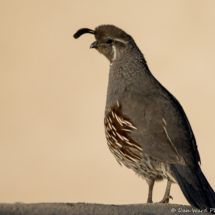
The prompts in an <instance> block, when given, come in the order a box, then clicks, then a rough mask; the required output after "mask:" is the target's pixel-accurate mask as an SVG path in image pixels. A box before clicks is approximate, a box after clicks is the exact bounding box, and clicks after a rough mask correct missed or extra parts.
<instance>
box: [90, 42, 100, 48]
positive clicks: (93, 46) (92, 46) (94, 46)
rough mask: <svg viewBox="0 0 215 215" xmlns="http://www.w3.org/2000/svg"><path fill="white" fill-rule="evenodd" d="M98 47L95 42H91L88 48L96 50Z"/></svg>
mask: <svg viewBox="0 0 215 215" xmlns="http://www.w3.org/2000/svg"><path fill="white" fill-rule="evenodd" d="M98 47H99V44H98V42H97V41H95V42H93V43H92V44H91V46H90V48H98Z"/></svg>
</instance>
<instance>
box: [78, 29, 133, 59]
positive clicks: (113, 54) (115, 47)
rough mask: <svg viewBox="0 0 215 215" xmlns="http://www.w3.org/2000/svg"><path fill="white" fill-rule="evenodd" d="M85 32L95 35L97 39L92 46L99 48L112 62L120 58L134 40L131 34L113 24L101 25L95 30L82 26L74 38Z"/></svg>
mask: <svg viewBox="0 0 215 215" xmlns="http://www.w3.org/2000/svg"><path fill="white" fill-rule="evenodd" d="M85 33H90V34H94V35H95V38H96V41H95V42H93V43H92V44H91V46H90V48H95V49H96V50H98V51H99V52H100V53H101V54H103V55H104V56H106V57H107V59H108V60H109V61H110V63H113V62H114V61H115V60H116V58H119V57H120V56H121V55H122V54H123V53H124V51H125V50H126V47H127V45H128V44H129V43H130V42H131V41H132V37H131V36H130V35H128V34H127V33H125V32H124V31H123V30H121V29H120V28H117V27H115V26H113V25H100V26H98V27H97V28H96V29H95V30H91V29H88V28H82V29H80V30H78V31H77V32H76V33H75V34H74V38H76V39H77V38H79V37H80V36H81V35H82V34H85Z"/></svg>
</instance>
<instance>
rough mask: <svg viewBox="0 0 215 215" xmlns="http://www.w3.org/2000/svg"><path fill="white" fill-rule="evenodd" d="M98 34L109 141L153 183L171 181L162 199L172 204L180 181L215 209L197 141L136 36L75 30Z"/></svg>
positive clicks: (105, 29) (190, 195)
mask: <svg viewBox="0 0 215 215" xmlns="http://www.w3.org/2000/svg"><path fill="white" fill-rule="evenodd" d="M85 33H90V34H94V35H95V38H96V41H95V42H94V43H92V45H91V46H90V48H95V49H96V50H98V51H99V52H100V53H101V54H103V55H104V56H106V57H107V59H108V60H109V61H110V72H109V83H108V92H107V101H106V109H105V119H104V126H105V134H106V139H107V144H108V147H109V149H110V151H111V152H112V154H113V155H114V157H115V158H116V160H117V161H118V163H119V164H120V165H121V164H124V165H125V166H127V167H128V168H130V169H132V170H134V171H135V172H136V173H137V174H138V175H140V176H141V177H142V178H143V179H145V180H146V182H147V183H148V185H149V192H148V200H147V203H152V190H153V186H154V182H155V181H160V180H163V179H165V178H166V179H167V188H166V192H165V195H164V197H163V199H162V200H161V201H160V202H161V203H168V202H169V198H171V196H170V187H171V183H178V185H179V186H180V188H181V190H182V192H183V194H184V196H185V197H186V199H187V201H188V202H189V203H190V204H191V205H192V206H194V207H196V208H200V209H206V208H207V209H209V208H215V193H214V191H213V189H212V188H211V186H210V185H209V183H208V181H207V179H206V178H205V176H204V174H203V173H202V171H201V168H200V165H199V163H200V156H199V152H198V149H197V145H196V140H195V137H194V134H193V131H192V128H191V126H190V124H189V121H188V119H187V117H186V114H185V112H184V110H183V108H182V106H181V105H180V103H179V102H178V101H177V99H176V98H175V97H174V96H173V95H172V94H171V93H170V92H168V91H167V90H166V89H165V88H164V87H163V86H162V85H161V84H160V83H159V82H158V81H157V80H156V79H155V77H154V76H153V75H152V73H151V72H150V70H149V68H148V66H147V63H146V61H145V59H144V56H143V54H142V53H141V51H140V50H139V48H138V47H137V45H136V43H135V42H134V40H133V38H132V37H131V36H130V35H128V34H127V33H125V32H124V31H123V30H121V29H119V28H117V27H115V26H113V25H101V26H99V27H97V28H96V29H95V30H91V29H88V28H82V29H80V30H78V31H77V33H75V34H74V38H79V37H80V36H81V35H82V34H85Z"/></svg>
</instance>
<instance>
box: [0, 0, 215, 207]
mask: <svg viewBox="0 0 215 215" xmlns="http://www.w3.org/2000/svg"><path fill="white" fill-rule="evenodd" d="M100 24H114V25H116V26H118V27H120V28H122V29H123V30H124V31H126V32H127V33H129V34H130V35H131V36H132V37H133V38H134V39H135V41H136V43H137V45H138V47H139V48H140V49H141V51H142V52H143V54H144V56H145V58H146V60H147V62H148V65H149V68H150V70H151V72H152V73H153V75H154V76H155V77H156V78H157V79H158V80H159V81H160V82H161V83H162V84H163V85H164V86H165V87H166V88H167V89H168V90H169V91H170V92H171V93H172V94H173V95H174V96H175V97H176V98H177V99H178V100H179V101H180V103H181V104H182V106H183V108H184V110H185V112H186V114H187V116H188V119H189V121H190V123H191V126H192V128H193V131H194V134H195V136H196V139H197V144H198V148H199V152H200V156H201V160H202V170H203V172H204V174H205V176H206V178H207V179H208V181H209V182H210V184H211V186H212V187H213V188H214V189H215V172H214V167H215V136H214V134H215V111H214V110H215V84H214V82H215V39H214V38H215V1H214V0H174V1H173V0H162V1H161V0H133V1H131V0H129V1H128V0H123V1H119V0H108V1H103V0H90V1H89V0H86V1H83V0H80V1H74V0H30V1H29V0H21V1H16V0H10V1H7V0H0V31H1V33H0V172H1V173H0V174H1V176H0V202H10V203H12V202H25V203H29V202H92V203H105V204H131V203H145V202H146V200H147V194H148V186H147V184H146V182H145V181H144V180H142V179H141V178H140V177H137V176H136V175H135V173H134V172H133V171H131V170H129V169H127V168H126V167H120V166H119V165H118V163H117V162H116V161H115V159H114V157H113V155H112V154H111V153H110V151H109V149H108V146H107V144H106V140H105V134H104V126H103V119H104V108H105V100H106V90H107V82H108V71H109V62H108V61H107V60H106V58H105V57H103V56H102V55H100V54H99V53H97V52H96V51H95V50H90V49H89V47H90V44H91V43H92V42H94V41H95V38H94V36H93V35H89V34H88V35H83V36H82V37H81V38H79V39H78V40H75V39H74V38H73V34H74V33H75V32H76V31H77V30H78V29H80V28H83V27H87V28H92V29H94V28H95V27H97V26H98V25H100ZM165 187H166V181H164V182H159V183H156V184H155V188H154V193H153V200H154V202H157V201H160V200H161V199H162V197H163V195H164V190H165ZM171 195H172V196H173V198H174V200H173V201H172V200H171V201H170V202H171V203H179V204H187V201H186V199H185V198H184V196H183V194H182V192H181V191H180V188H179V187H178V185H173V186H172V190H171Z"/></svg>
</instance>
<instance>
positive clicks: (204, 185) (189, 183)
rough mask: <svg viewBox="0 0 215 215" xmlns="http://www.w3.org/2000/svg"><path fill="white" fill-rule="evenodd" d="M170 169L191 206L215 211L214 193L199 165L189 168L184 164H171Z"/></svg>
mask: <svg viewBox="0 0 215 215" xmlns="http://www.w3.org/2000/svg"><path fill="white" fill-rule="evenodd" d="M171 170H172V171H171V172H172V175H173V176H174V178H175V179H176V181H177V183H178V185H179V186H180V188H181V190H182V192H183V194H184V196H185V198H186V199H187V201H188V202H189V203H190V204H191V205H192V206H193V207H196V208H199V209H201V210H203V209H207V210H208V212H212V213H213V212H215V193H214V191H213V189H212V187H211V186H210V184H209V183H208V181H207V179H206V178H205V176H204V174H203V172H202V171H201V168H200V166H198V167H197V168H195V170H191V168H189V167H188V166H186V165H180V164H177V165H171ZM213 210H214V211H213Z"/></svg>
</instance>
